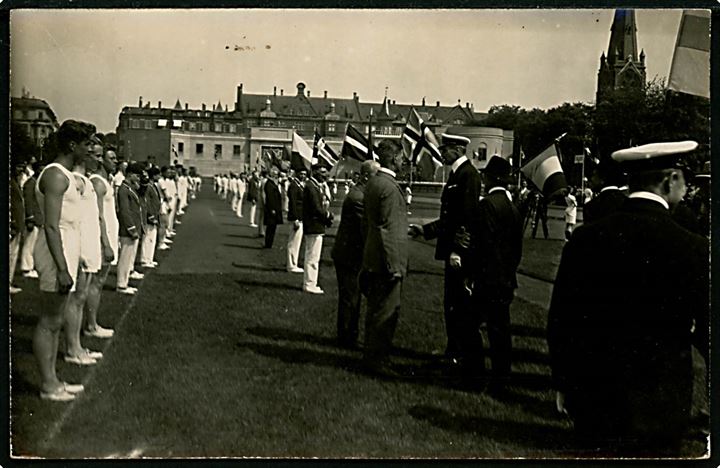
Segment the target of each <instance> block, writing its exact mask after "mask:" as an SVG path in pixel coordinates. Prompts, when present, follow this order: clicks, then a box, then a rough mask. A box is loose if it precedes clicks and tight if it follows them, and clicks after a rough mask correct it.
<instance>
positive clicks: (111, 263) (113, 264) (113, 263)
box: [110, 260, 118, 266]
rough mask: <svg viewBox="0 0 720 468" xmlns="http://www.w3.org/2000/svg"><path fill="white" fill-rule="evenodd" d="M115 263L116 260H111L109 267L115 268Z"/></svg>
mask: <svg viewBox="0 0 720 468" xmlns="http://www.w3.org/2000/svg"><path fill="white" fill-rule="evenodd" d="M117 262H118V261H117V260H113V261H112V262H110V266H117Z"/></svg>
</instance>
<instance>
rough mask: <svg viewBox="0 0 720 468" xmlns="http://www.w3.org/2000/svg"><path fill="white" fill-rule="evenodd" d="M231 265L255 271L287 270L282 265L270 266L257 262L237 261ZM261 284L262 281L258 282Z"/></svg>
mask: <svg viewBox="0 0 720 468" xmlns="http://www.w3.org/2000/svg"><path fill="white" fill-rule="evenodd" d="M232 266H234V267H235V268H242V269H245V270H257V271H280V272H285V271H287V270H286V269H285V268H284V267H270V266H265V265H259V264H257V263H238V262H232ZM258 284H262V283H258Z"/></svg>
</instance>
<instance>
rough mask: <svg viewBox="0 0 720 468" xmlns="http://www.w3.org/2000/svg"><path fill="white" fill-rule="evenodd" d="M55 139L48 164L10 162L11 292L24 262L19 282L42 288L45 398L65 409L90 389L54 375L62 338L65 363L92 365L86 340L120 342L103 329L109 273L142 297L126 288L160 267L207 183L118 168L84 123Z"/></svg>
mask: <svg viewBox="0 0 720 468" xmlns="http://www.w3.org/2000/svg"><path fill="white" fill-rule="evenodd" d="M53 138H54V140H55V141H54V143H55V144H54V146H55V147H56V148H57V151H56V154H50V156H49V159H50V160H48V161H37V160H34V159H31V160H30V161H27V160H25V159H24V158H23V155H16V154H13V155H12V157H11V166H12V170H13V172H12V174H11V178H10V189H11V190H10V193H11V201H10V206H11V223H10V236H11V238H10V281H11V285H10V292H11V294H18V293H21V292H22V291H21V289H20V288H17V287H15V286H13V285H12V281H13V278H14V275H15V269H16V265H17V263H18V257H20V260H19V261H20V269H21V271H22V275H23V276H24V277H26V278H31V279H37V280H38V287H39V289H40V291H41V292H42V298H43V304H41V307H40V319H39V321H38V325H37V328H36V330H35V334H34V337H33V351H34V353H35V356H36V359H37V361H38V366H39V369H40V374H41V379H42V382H41V385H40V387H41V393H40V397H41V398H42V399H44V400H50V401H61V402H64V401H71V400H73V399H74V398H75V395H76V394H78V393H80V392H82V391H83V390H84V388H83V386H82V385H80V384H71V383H67V382H63V381H61V380H60V379H59V378H58V376H57V373H56V369H55V362H56V355H57V353H58V346H59V338H60V333H61V332H63V337H64V346H65V349H64V350H63V351H64V360H65V361H66V362H70V363H73V364H77V365H83V366H85V365H93V364H96V363H97V361H98V360H99V359H101V358H102V357H103V356H102V353H101V352H99V351H93V350H90V349H88V348H86V347H84V346H83V345H82V342H81V335H84V336H91V337H96V338H110V337H112V336H113V334H114V331H113V330H112V329H110V328H105V327H102V326H101V325H99V324H98V313H99V311H100V301H101V296H102V292H103V287H104V285H105V282H106V281H107V278H108V275H109V272H110V269H111V267H112V266H115V267H116V269H117V283H116V287H115V291H116V292H117V293H119V294H125V295H134V294H136V293H137V288H135V287H133V286H131V284H130V281H131V280H142V279H143V277H144V274H143V273H142V271H145V270H147V269H152V268H156V267H157V265H158V263H157V262H156V261H155V252H156V250H167V249H169V248H170V245H171V244H172V243H173V241H172V238H173V237H174V236H175V226H176V225H177V224H180V223H181V221H180V219H179V218H180V217H181V216H182V215H183V214H184V212H185V209H186V208H187V206H188V203H189V202H190V200H192V199H193V198H194V197H195V192H196V191H197V190H199V189H200V186H201V183H202V182H201V180H200V178H199V177H197V176H194V175H193V176H191V175H190V174H189V173H188V171H187V169H185V168H183V167H182V166H177V167H163V168H158V167H156V166H155V165H154V164H152V163H140V162H133V161H127V162H126V161H118V159H117V156H116V153H115V150H114V148H113V147H112V146H106V145H104V144H103V141H102V139H101V137H100V136H99V135H96V132H95V127H94V126H93V125H91V124H89V123H86V122H79V121H74V120H68V121H65V122H63V124H62V125H61V126H60V128H59V129H58V131H57V132H56V133H55V134H54V135H53Z"/></svg>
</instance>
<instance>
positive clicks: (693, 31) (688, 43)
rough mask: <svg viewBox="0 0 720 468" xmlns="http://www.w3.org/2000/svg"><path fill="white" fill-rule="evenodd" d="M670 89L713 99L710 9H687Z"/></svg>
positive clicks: (671, 71) (681, 28)
mask: <svg viewBox="0 0 720 468" xmlns="http://www.w3.org/2000/svg"><path fill="white" fill-rule="evenodd" d="M668 89H671V90H673V91H678V92H681V93H687V94H693V95H695V96H702V97H704V98H707V99H710V10H684V11H683V15H682V19H681V20H680V29H679V30H678V36H677V41H676V42H675V53H674V54H673V59H672V64H671V65H670V79H669V80H668Z"/></svg>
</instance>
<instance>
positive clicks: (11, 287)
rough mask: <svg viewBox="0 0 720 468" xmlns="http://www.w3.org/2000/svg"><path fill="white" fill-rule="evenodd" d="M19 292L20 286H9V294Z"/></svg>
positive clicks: (20, 290)
mask: <svg viewBox="0 0 720 468" xmlns="http://www.w3.org/2000/svg"><path fill="white" fill-rule="evenodd" d="M19 292H22V288H17V287H15V286H10V294H17V293H19Z"/></svg>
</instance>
